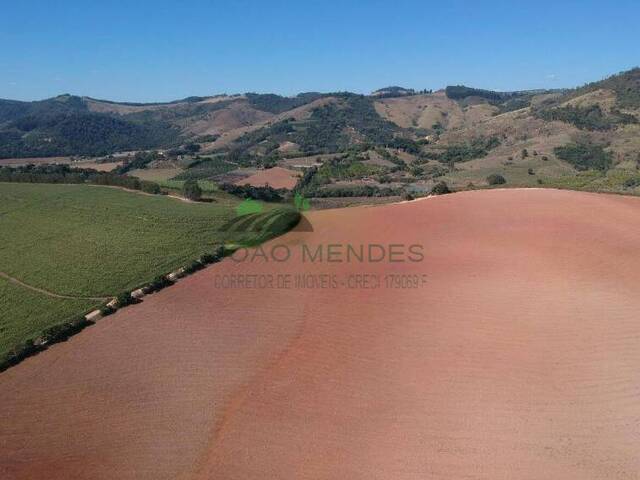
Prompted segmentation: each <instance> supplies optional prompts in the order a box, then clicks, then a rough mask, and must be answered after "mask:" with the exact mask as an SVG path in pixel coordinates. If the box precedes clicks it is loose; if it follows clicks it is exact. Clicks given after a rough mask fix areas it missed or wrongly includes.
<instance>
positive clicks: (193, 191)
mask: <svg viewBox="0 0 640 480" xmlns="http://www.w3.org/2000/svg"><path fill="white" fill-rule="evenodd" d="M182 193H183V194H184V196H185V198H188V199H189V200H193V201H194V202H197V201H198V200H200V199H201V198H202V189H201V188H200V185H198V181H197V180H187V181H186V182H184V186H183V187H182Z"/></svg>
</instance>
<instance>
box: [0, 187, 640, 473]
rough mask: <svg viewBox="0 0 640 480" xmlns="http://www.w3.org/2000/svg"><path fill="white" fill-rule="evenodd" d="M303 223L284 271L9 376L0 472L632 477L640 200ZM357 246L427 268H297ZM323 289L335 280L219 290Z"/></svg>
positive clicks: (484, 202) (46, 356)
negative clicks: (410, 249) (395, 248)
mask: <svg viewBox="0 0 640 480" xmlns="http://www.w3.org/2000/svg"><path fill="white" fill-rule="evenodd" d="M308 220H309V222H310V224H311V226H312V227H313V232H309V229H308V228H301V229H300V231H297V232H295V231H294V232H292V233H290V234H287V235H286V236H285V237H282V238H281V239H278V240H276V241H275V243H277V244H284V245H287V246H288V247H290V248H291V249H292V251H293V254H292V257H291V259H290V260H289V261H287V262H267V261H265V260H264V259H259V260H256V261H255V262H235V261H233V260H231V259H228V260H226V261H224V262H223V263H221V264H219V265H217V266H215V267H213V268H209V269H207V270H204V271H202V272H200V273H198V274H196V275H194V276H192V277H189V278H187V279H185V280H184V281H182V282H180V283H178V284H177V285H176V286H174V287H172V288H170V289H168V290H165V291H163V292H161V293H159V294H155V295H153V296H151V297H149V298H148V299H146V300H145V301H144V302H143V303H142V304H140V305H137V306H133V307H130V308H128V309H126V310H123V311H121V312H118V313H116V314H115V315H114V316H113V317H111V318H109V319H108V320H105V321H103V322H101V323H99V324H97V325H96V326H94V327H91V328H89V329H87V330H85V331H84V332H83V333H81V334H80V335H78V336H75V337H73V338H72V339H70V340H69V341H68V342H66V343H65V344H60V345H56V346H55V347H53V348H51V349H50V350H48V351H47V352H44V353H42V354H40V355H38V356H36V357H34V358H31V359H28V360H27V361H25V362H23V363H22V364H20V365H18V366H17V367H15V368H13V369H11V370H9V371H7V372H5V373H3V374H2V375H0V405H2V408H1V409H0V475H1V476H2V477H3V478H10V479H27V478H43V477H44V476H46V477H47V478H52V479H68V478H92V479H113V478H119V479H123V480H124V479H134V478H135V479H147V478H148V479H153V480H161V479H176V478H179V479H183V480H184V479H228V480H231V479H239V480H240V479H241V480H251V479H260V480H262V479H264V478H265V477H267V478H283V479H289V478H296V479H300V480H305V479H323V480H326V479H336V480H338V479H344V478H350V479H367V480H369V479H390V478H391V479H396V480H404V479H418V478H432V479H443V480H445V479H446V480H449V479H451V478H468V479H477V480H480V479H486V478H491V479H497V480H511V479H513V478H518V479H523V480H538V479H540V478H562V479H564V480H574V479H575V480H605V479H606V480H631V479H635V478H636V477H637V473H638V471H640V452H639V450H638V448H639V447H638V441H637V437H638V431H637V425H638V422H639V421H640V407H639V405H638V402H637V401H636V398H637V397H638V395H639V394H640V387H639V386H640V373H639V372H640V351H639V350H638V348H637V342H638V339H639V338H640V325H639V324H638V322H637V311H638V309H639V308H640V299H639V297H638V295H637V291H636V290H637V288H636V287H637V284H638V282H639V281H640V273H639V272H640V256H638V255H637V246H638V245H639V244H640V200H639V199H636V198H629V197H621V196H606V195H594V194H588V193H578V192H566V191H556V190H494V191H483V192H464V193H459V194H455V195H447V196H442V197H435V198H431V199H426V200H421V201H417V202H409V203H402V204H396V205H388V206H383V207H369V208H353V209H345V210H336V211H321V212H313V213H311V214H309V216H308ZM302 230H304V231H302ZM347 243H349V244H351V245H354V246H358V245H361V244H362V245H365V246H367V245H370V244H372V243H373V244H381V245H388V244H396V243H398V244H404V245H410V244H419V245H423V247H424V250H423V251H424V260H423V261H421V262H409V261H405V262H388V261H382V262H368V261H364V262H360V261H357V260H353V259H352V261H350V262H347V261H343V262H337V263H336V262H322V263H316V264H313V265H311V264H309V263H303V262H302V259H301V257H300V255H301V253H300V252H301V246H302V245H307V246H309V247H311V248H313V249H315V248H317V247H318V246H321V245H324V246H326V245H329V244H342V245H345V244H347ZM342 258H344V257H342ZM310 273H313V274H316V275H318V274H328V275H336V277H337V278H338V282H339V284H338V285H337V286H336V287H335V288H332V287H325V288H321V287H318V288H300V289H296V288H281V289H278V288H253V287H251V286H247V285H245V286H244V287H236V288H233V287H229V286H228V285H227V286H221V285H220V284H219V282H220V279H222V278H224V277H223V276H224V275H228V276H231V275H235V276H236V277H235V278H237V275H240V274H246V275H260V274H272V275H277V274H310ZM365 274H368V275H373V276H372V277H367V278H368V281H369V283H367V284H366V286H368V287H372V285H373V284H372V283H371V282H374V281H375V278H381V279H383V280H382V281H383V282H384V281H385V279H386V278H391V279H393V278H394V277H385V275H392V274H393V275H418V277H419V278H423V277H422V276H423V275H426V283H425V284H422V283H420V284H418V285H417V286H416V288H410V287H411V286H412V284H405V288H387V287H383V288H365V284H364V283H362V282H363V281H364V278H365V277H363V275H365ZM226 278H227V279H228V278H230V277H226ZM395 278H398V279H400V280H401V279H402V278H403V277H395ZM357 279H359V280H357ZM400 280H399V281H400ZM356 281H360V282H361V283H360V284H356V283H355V282H356ZM216 282H218V284H217V283H216ZM341 282H344V283H341ZM399 286H401V285H400V284H397V285H396V287H399ZM350 287H351V288H350Z"/></svg>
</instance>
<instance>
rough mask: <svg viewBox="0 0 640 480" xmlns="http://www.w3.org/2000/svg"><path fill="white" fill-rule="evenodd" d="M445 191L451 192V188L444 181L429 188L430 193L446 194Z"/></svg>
mask: <svg viewBox="0 0 640 480" xmlns="http://www.w3.org/2000/svg"><path fill="white" fill-rule="evenodd" d="M447 193H451V190H449V185H447V183H446V182H438V183H436V184H435V185H434V186H433V188H432V189H431V195H446V194H447Z"/></svg>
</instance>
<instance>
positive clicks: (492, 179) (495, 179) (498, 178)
mask: <svg viewBox="0 0 640 480" xmlns="http://www.w3.org/2000/svg"><path fill="white" fill-rule="evenodd" d="M487 183H488V184H489V185H503V184H505V183H507V180H506V179H505V178H504V177H503V176H502V175H499V174H497V173H492V174H491V175H489V176H488V177H487Z"/></svg>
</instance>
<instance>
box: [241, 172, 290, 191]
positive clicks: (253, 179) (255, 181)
mask: <svg viewBox="0 0 640 480" xmlns="http://www.w3.org/2000/svg"><path fill="white" fill-rule="evenodd" d="M299 176H300V173H299V172H296V171H295V170H287V169H286V168H281V167H273V168H268V169H266V170H260V171H259V172H258V173H256V174H254V175H251V176H250V177H247V178H243V179H242V180H238V181H237V182H236V185H253V186H254V187H265V186H267V185H268V186H270V187H272V188H276V189H278V188H286V189H288V190H291V189H293V187H295V186H296V183H297V182H298V177H299Z"/></svg>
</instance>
